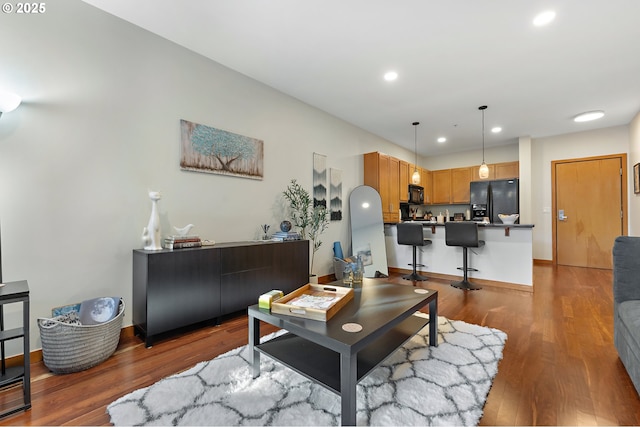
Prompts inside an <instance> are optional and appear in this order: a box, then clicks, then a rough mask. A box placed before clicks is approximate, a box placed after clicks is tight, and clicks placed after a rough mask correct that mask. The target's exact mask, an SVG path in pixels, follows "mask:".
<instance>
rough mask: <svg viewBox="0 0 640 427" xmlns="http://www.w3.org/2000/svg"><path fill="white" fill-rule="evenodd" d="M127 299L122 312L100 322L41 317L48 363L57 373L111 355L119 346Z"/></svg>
mask: <svg viewBox="0 0 640 427" xmlns="http://www.w3.org/2000/svg"><path fill="white" fill-rule="evenodd" d="M123 317H124V301H123V300H122V299H120V305H119V307H118V315H117V316H116V317H114V318H113V319H111V320H109V321H108V322H105V323H101V324H99V325H71V324H68V323H63V322H59V321H57V320H54V319H45V318H39V319H38V327H39V328H40V338H41V339H42V358H43V360H44V364H45V366H46V367H47V368H49V369H50V370H51V371H52V372H54V373H56V374H68V373H71V372H78V371H82V370H85V369H89V368H91V367H93V366H96V365H98V364H100V363H102V362H104V361H105V360H107V359H108V358H109V356H111V355H112V354H113V353H114V352H115V351H116V347H118V342H119V341H120V330H121V329H122V318H123Z"/></svg>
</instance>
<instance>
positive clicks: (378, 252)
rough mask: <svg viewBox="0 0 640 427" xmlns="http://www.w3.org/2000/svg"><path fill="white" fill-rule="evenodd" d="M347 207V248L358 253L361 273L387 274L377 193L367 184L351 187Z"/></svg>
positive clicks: (382, 225) (380, 207) (380, 210)
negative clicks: (349, 244)
mask: <svg viewBox="0 0 640 427" xmlns="http://www.w3.org/2000/svg"><path fill="white" fill-rule="evenodd" d="M349 211H350V221H351V248H352V251H353V255H360V256H362V259H363V262H364V277H376V272H379V273H381V274H384V275H385V276H388V275H389V269H388V267H387V249H386V246H385V239H384V223H383V222H382V200H380V194H378V192H377V191H376V190H374V189H373V188H372V187H369V186H368V185H361V186H359V187H356V188H354V189H353V191H352V192H351V194H350V195H349Z"/></svg>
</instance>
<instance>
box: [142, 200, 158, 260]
mask: <svg viewBox="0 0 640 427" xmlns="http://www.w3.org/2000/svg"><path fill="white" fill-rule="evenodd" d="M149 198H150V199H151V217H150V218H149V223H148V224H147V226H146V227H145V228H144V229H143V230H142V242H143V243H144V249H146V250H148V251H159V250H161V249H162V241H161V240H160V215H159V214H158V200H160V199H161V198H162V194H161V193H160V192H159V191H149Z"/></svg>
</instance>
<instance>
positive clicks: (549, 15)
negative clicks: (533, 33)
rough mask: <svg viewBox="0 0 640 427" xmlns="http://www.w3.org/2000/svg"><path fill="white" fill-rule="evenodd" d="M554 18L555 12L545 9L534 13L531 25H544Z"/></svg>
mask: <svg viewBox="0 0 640 427" xmlns="http://www.w3.org/2000/svg"><path fill="white" fill-rule="evenodd" d="M554 19H556V13H555V12H554V11H553V10H546V11H544V12H542V13H539V14H537V15H536V17H535V18H534V19H533V25H535V26H536V27H544V26H545V25H548V24H549V23H551V21H553V20H554Z"/></svg>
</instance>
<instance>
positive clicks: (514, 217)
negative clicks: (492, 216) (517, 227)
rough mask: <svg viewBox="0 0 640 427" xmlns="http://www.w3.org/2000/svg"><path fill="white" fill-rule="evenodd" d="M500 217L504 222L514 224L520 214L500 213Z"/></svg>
mask: <svg viewBox="0 0 640 427" xmlns="http://www.w3.org/2000/svg"><path fill="white" fill-rule="evenodd" d="M498 218H500V221H502V223H503V224H514V223H515V222H516V220H517V219H518V218H520V215H518V214H498Z"/></svg>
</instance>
